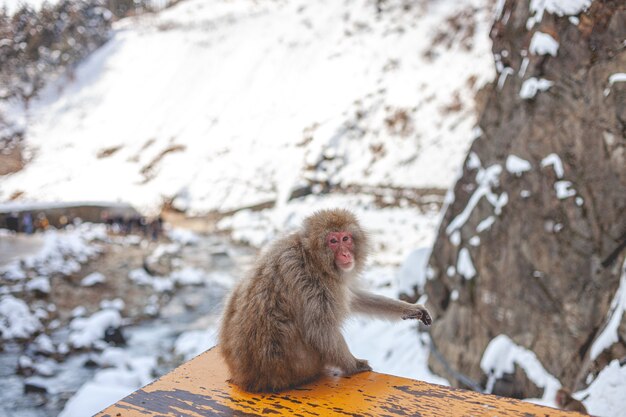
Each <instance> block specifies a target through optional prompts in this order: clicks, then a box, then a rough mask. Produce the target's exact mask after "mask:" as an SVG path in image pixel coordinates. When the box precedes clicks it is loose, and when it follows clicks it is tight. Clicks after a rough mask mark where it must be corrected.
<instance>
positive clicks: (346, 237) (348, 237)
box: [342, 236, 350, 242]
mask: <svg viewBox="0 0 626 417" xmlns="http://www.w3.org/2000/svg"><path fill="white" fill-rule="evenodd" d="M342 240H343V241H344V242H347V241H349V240H350V236H344V237H343V239H342Z"/></svg>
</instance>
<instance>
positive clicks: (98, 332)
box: [69, 310, 122, 349]
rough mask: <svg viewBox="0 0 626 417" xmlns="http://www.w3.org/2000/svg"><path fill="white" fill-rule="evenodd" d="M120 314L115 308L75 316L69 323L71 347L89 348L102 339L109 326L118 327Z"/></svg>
mask: <svg viewBox="0 0 626 417" xmlns="http://www.w3.org/2000/svg"><path fill="white" fill-rule="evenodd" d="M121 324H122V316H121V315H120V313H119V312H118V311H117V310H101V311H98V312H97V313H94V314H93V315H92V316H90V317H88V318H82V317H77V318H75V319H73V320H72V321H71V323H70V329H71V333H70V335H69V342H70V344H71V345H72V347H74V348H77V349H81V348H89V347H91V346H93V345H94V344H95V343H96V342H98V341H100V340H102V339H104V333H105V331H106V330H107V329H108V328H109V327H114V328H117V327H120V326H121Z"/></svg>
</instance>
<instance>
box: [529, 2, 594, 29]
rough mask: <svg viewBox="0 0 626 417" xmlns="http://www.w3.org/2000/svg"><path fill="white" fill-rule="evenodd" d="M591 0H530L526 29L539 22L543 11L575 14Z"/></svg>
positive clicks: (582, 9) (585, 7) (561, 14)
mask: <svg viewBox="0 0 626 417" xmlns="http://www.w3.org/2000/svg"><path fill="white" fill-rule="evenodd" d="M590 4H591V0H531V1H530V12H531V16H530V17H529V18H528V21H527V22H526V29H528V30H530V29H531V28H532V27H533V26H534V25H535V24H536V23H540V22H541V20H542V19H543V14H544V13H545V12H548V13H551V14H555V15H557V16H570V15H577V14H579V13H580V12H582V11H584V10H587V8H588V7H589V5H590Z"/></svg>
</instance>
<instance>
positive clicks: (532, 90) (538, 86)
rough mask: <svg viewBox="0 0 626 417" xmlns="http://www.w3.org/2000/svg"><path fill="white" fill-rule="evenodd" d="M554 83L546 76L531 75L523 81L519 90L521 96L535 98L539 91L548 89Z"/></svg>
mask: <svg viewBox="0 0 626 417" xmlns="http://www.w3.org/2000/svg"><path fill="white" fill-rule="evenodd" d="M553 84H554V83H553V82H552V81H549V80H546V79H544V78H539V79H537V78H535V77H531V78H529V79H527V80H526V81H524V82H523V83H522V88H520V90H519V96H520V98H522V99H524V100H530V99H531V98H534V97H535V96H536V95H537V93H538V92H539V91H547V90H548V89H549V88H550V87H552V85H553Z"/></svg>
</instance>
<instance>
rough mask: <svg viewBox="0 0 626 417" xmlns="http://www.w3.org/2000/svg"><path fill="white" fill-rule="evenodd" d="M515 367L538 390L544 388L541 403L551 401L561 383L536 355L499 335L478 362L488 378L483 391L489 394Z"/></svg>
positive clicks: (506, 337) (490, 343)
mask: <svg viewBox="0 0 626 417" xmlns="http://www.w3.org/2000/svg"><path fill="white" fill-rule="evenodd" d="M515 365H517V366H519V367H520V368H522V369H523V370H524V372H525V373H526V376H527V377H528V379H530V380H531V381H532V382H533V383H534V384H535V385H537V386H538V387H539V388H544V391H543V397H542V401H552V400H553V399H554V396H555V395H556V391H557V390H558V389H559V388H560V387H561V383H560V382H559V380H558V379H556V378H555V377H554V376H552V375H550V373H548V371H546V370H545V368H544V367H543V365H542V364H541V362H539V359H537V355H535V354H534V353H533V352H532V351H530V350H528V349H526V348H523V347H521V346H519V345H517V344H515V343H514V342H513V341H512V340H511V339H510V338H509V337H508V336H506V335H504V334H501V335H499V336H496V337H494V338H493V339H492V340H491V342H489V344H488V345H487V348H486V349H485V352H484V353H483V357H482V359H481V360H480V369H482V371H483V372H484V373H485V375H487V376H488V380H487V386H486V388H485V391H486V392H487V393H491V391H492V390H493V386H494V384H495V382H496V380H497V379H500V378H502V376H503V375H504V374H512V373H513V372H515Z"/></svg>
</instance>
